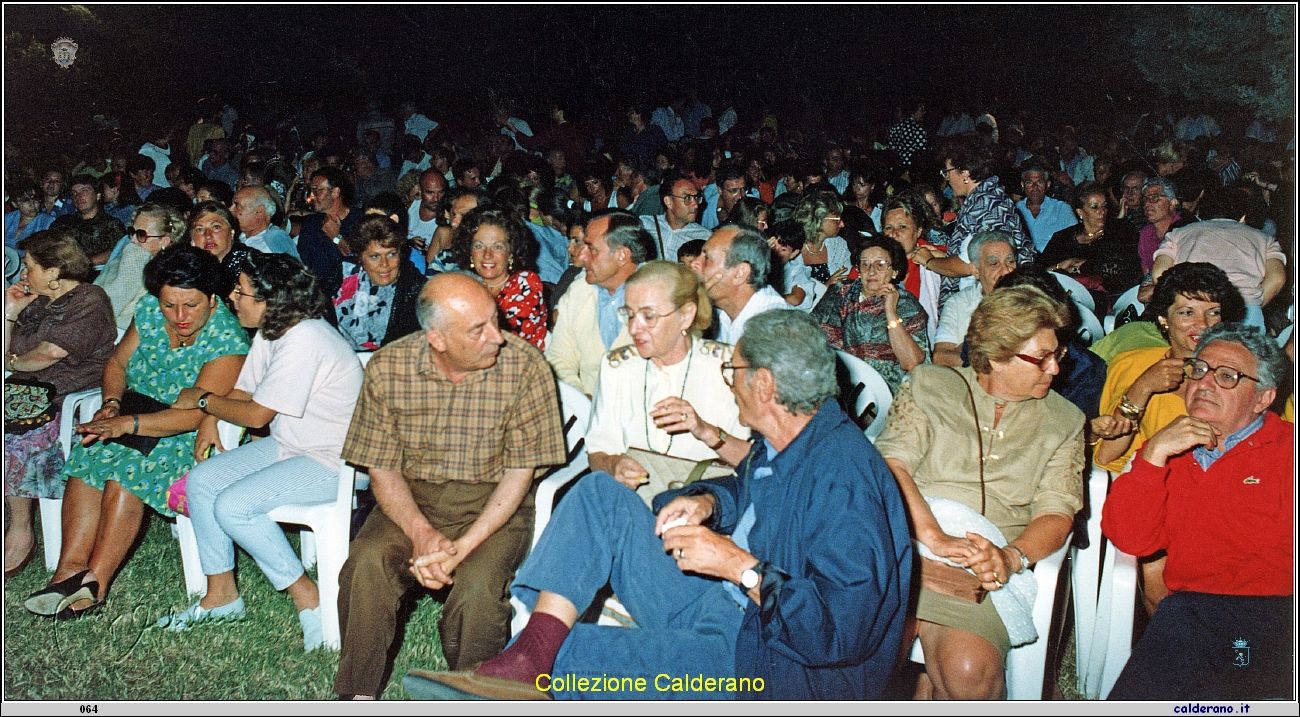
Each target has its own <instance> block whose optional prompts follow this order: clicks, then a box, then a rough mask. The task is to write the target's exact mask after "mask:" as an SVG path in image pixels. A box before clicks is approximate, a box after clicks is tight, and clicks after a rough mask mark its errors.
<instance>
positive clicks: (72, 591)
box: [23, 570, 99, 617]
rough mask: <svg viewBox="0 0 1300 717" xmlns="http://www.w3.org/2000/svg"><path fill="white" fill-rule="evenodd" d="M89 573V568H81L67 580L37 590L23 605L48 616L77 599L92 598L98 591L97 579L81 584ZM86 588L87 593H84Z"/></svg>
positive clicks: (57, 612)
mask: <svg viewBox="0 0 1300 717" xmlns="http://www.w3.org/2000/svg"><path fill="white" fill-rule="evenodd" d="M89 574H90V571H89V570H82V571H81V572H79V573H77V574H76V575H73V576H72V577H70V578H68V579H67V580H62V581H60V582H57V583H54V584H53V585H49V586H47V587H46V588H45V589H44V590H37V591H36V592H34V593H32V594H31V595H30V596H28V598H27V600H26V601H25V602H23V607H25V608H27V609H28V611H30V612H33V613H36V614H37V615H45V616H46V617H49V616H52V615H57V614H59V612H60V611H61V610H63V609H64V608H66V607H67V606H68V605H71V604H72V603H74V602H77V601H78V600H86V599H90V600H94V599H95V598H96V597H97V596H98V593H99V581H97V580H92V581H91V582H89V583H86V584H84V585H83V584H82V581H83V580H85V579H86V576H87V575H89ZM87 590H89V594H86V591H87Z"/></svg>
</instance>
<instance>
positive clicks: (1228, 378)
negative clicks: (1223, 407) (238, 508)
mask: <svg viewBox="0 0 1300 717" xmlns="http://www.w3.org/2000/svg"><path fill="white" fill-rule="evenodd" d="M1210 372H1213V373H1214V382H1215V383H1217V384H1219V385H1220V386H1222V387H1223V388H1236V387H1237V384H1238V383H1241V379H1243V378H1248V379H1250V380H1251V381H1254V382H1255V383H1259V382H1260V381H1259V379H1257V378H1255V377H1254V376H1251V375H1250V374H1248V373H1243V372H1241V371H1238V370H1237V369H1235V368H1229V367H1228V366H1211V365H1210V364H1208V363H1206V362H1204V361H1202V360H1200V359H1194V358H1189V359H1187V360H1185V361H1183V375H1184V376H1186V377H1187V378H1189V379H1191V380H1193V381H1200V380H1201V379H1203V378H1205V375H1206V374H1207V373H1210Z"/></svg>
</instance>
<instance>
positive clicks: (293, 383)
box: [235, 319, 362, 469]
mask: <svg viewBox="0 0 1300 717" xmlns="http://www.w3.org/2000/svg"><path fill="white" fill-rule="evenodd" d="M361 377H362V370H361V362H360V361H359V360H357V355H356V354H355V353H353V351H352V347H351V346H349V345H348V343H347V341H345V340H344V339H343V336H342V335H340V334H339V332H338V330H336V329H335V328H334V327H333V326H330V325H329V323H328V322H326V321H325V320H324V319H308V320H306V321H300V322H298V324H297V325H295V326H294V327H293V328H291V329H289V330H288V331H286V332H285V334H284V336H281V337H280V338H279V339H276V340H275V341H267V340H266V339H265V338H263V337H262V335H261V334H260V333H259V334H258V335H257V336H255V337H254V338H253V345H252V347H251V348H249V350H248V358H246V359H245V360H244V368H243V369H241V370H240V372H239V380H238V381H236V382H235V388H237V389H239V390H241V391H244V392H245V393H248V394H250V395H251V396H252V397H253V401H254V402H256V403H258V404H259V405H262V406H265V407H266V408H269V409H271V410H272V411H275V412H276V416H275V418H274V419H272V420H271V437H272V438H274V439H275V442H276V444H277V445H278V446H279V448H280V450H279V460H286V459H289V458H294V457H297V456H310V457H311V458H314V459H315V460H317V461H320V462H321V463H322V464H324V465H325V466H326V467H328V468H331V469H337V468H338V465H339V459H340V454H341V453H342V450H343V440H344V439H345V438H347V435H348V425H349V424H350V423H351V422H352V409H354V408H355V407H356V404H357V396H358V395H359V394H360V393H361Z"/></svg>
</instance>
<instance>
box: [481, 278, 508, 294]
mask: <svg viewBox="0 0 1300 717" xmlns="http://www.w3.org/2000/svg"><path fill="white" fill-rule="evenodd" d="M507 281H510V275H509V274H506V278H504V279H502V280H501V281H499V282H497V283H495V284H488V283H487V282H486V281H485V282H483V283H484V284H485V285H486V286H487V288H489V289H491V290H492V291H493V292H495V291H496V290H497V289H500V288H501V287H503V286H505V285H506V282H507Z"/></svg>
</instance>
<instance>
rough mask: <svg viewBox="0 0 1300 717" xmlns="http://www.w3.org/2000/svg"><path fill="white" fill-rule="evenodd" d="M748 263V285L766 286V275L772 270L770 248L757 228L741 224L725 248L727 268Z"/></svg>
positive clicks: (756, 288) (757, 287) (760, 287)
mask: <svg viewBox="0 0 1300 717" xmlns="http://www.w3.org/2000/svg"><path fill="white" fill-rule="evenodd" d="M742 263H744V264H749V285H750V286H751V287H752V288H753V289H754V290H758V289H762V288H763V287H764V286H767V275H768V274H770V273H771V272H772V248H771V247H770V246H768V245H767V239H765V238H763V235H762V234H761V233H759V231H758V230H757V229H751V228H749V227H745V226H742V227H740V231H738V232H736V236H735V238H734V239H732V240H731V247H730V248H729V249H727V268H728V269H730V268H732V267H734V266H736V265H737V264H742Z"/></svg>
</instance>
